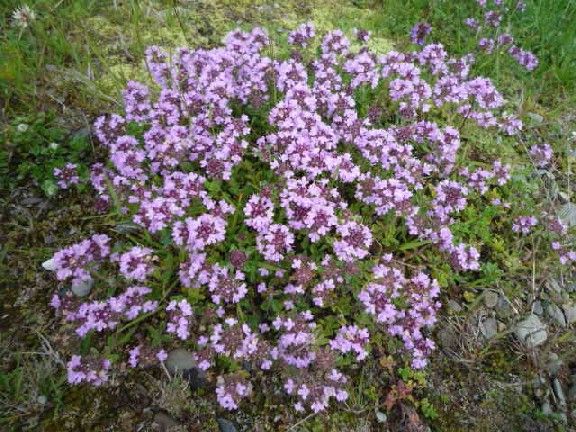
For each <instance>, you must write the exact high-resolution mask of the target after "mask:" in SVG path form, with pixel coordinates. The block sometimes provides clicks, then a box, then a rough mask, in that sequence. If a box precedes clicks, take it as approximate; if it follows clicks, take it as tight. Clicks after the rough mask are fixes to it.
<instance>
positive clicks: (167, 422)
mask: <svg viewBox="0 0 576 432" xmlns="http://www.w3.org/2000/svg"><path fill="white" fill-rule="evenodd" d="M154 423H156V424H157V425H158V426H160V430H161V431H162V432H168V431H170V429H171V428H174V427H176V426H178V422H177V421H176V420H174V419H173V418H172V417H170V416H169V415H168V414H166V413H163V412H158V413H156V415H155V416H154Z"/></svg>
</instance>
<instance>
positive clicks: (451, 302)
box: [448, 299, 462, 312]
mask: <svg viewBox="0 0 576 432" xmlns="http://www.w3.org/2000/svg"><path fill="white" fill-rule="evenodd" d="M448 307H449V308H450V310H451V311H452V312H462V306H460V303H458V302H457V301H455V300H452V299H450V300H448Z"/></svg>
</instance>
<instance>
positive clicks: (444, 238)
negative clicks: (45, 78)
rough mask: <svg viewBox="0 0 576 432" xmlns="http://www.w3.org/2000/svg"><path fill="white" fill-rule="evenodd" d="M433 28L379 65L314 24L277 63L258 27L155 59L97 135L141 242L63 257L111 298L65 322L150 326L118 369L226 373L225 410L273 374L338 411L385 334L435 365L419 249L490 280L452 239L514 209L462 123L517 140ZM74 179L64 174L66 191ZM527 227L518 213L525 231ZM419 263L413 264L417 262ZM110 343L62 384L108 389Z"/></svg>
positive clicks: (498, 107) (316, 405) (433, 296)
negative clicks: (464, 153)
mask: <svg viewBox="0 0 576 432" xmlns="http://www.w3.org/2000/svg"><path fill="white" fill-rule="evenodd" d="M486 19H487V20H488V21H490V22H495V20H496V18H494V17H492V18H490V19H488V17H487V18H486ZM429 32H430V29H429V26H426V25H425V24H422V23H421V24H419V27H418V28H417V29H416V30H415V31H414V32H413V39H414V42H416V43H417V44H422V45H423V46H422V47H421V48H418V49H417V50H416V51H411V52H397V51H391V52H388V53H386V54H384V55H378V54H376V53H374V52H372V51H371V50H370V49H369V48H368V46H367V44H366V43H367V41H368V40H369V37H370V35H369V33H368V32H366V31H361V30H357V31H356V32H355V33H356V36H357V39H358V41H357V42H355V43H351V42H350V41H349V40H348V39H347V38H346V36H345V35H344V33H343V32H342V31H340V30H335V31H331V32H329V33H327V34H325V35H323V36H321V35H317V34H316V30H315V29H314V26H313V25H312V24H311V23H307V24H304V25H302V26H300V27H298V28H297V29H296V30H294V31H293V32H292V33H290V35H289V36H288V41H289V44H291V46H292V47H293V52H292V53H291V55H290V57H289V58H272V57H269V56H267V55H266V53H267V52H268V51H269V47H270V45H271V41H270V39H269V38H268V36H267V34H266V32H265V31H264V30H263V29H260V28H255V29H253V30H252V31H249V32H244V31H241V30H236V31H233V32H231V33H230V34H228V35H227V36H226V38H225V41H224V46H222V47H218V48H214V49H210V50H206V49H197V50H189V49H186V48H183V49H179V50H178V51H177V52H176V53H175V54H174V55H173V56H172V57H170V56H169V55H168V53H167V52H165V51H164V50H162V49H161V48H160V47H150V48H149V49H148V50H147V53H146V64H147V67H148V69H149V71H150V74H151V76H152V77H153V79H154V82H155V84H153V85H151V86H148V85H145V84H143V83H138V82H129V83H128V85H127V87H126V89H125V90H124V93H123V96H124V107H125V113H124V114H123V115H120V114H110V115H105V116H102V117H100V118H99V119H97V120H96V122H95V125H94V131H95V134H96V136H97V137H98V139H99V140H100V142H101V144H102V145H103V146H105V147H106V148H107V150H108V154H109V160H108V161H107V162H106V163H105V164H95V165H94V166H93V167H92V171H91V183H92V185H93V187H94V189H95V190H96V191H97V193H98V195H99V198H98V204H97V205H98V209H99V210H100V211H103V212H105V211H109V210H114V211H116V212H117V214H118V215H120V216H121V217H123V218H126V219H129V220H130V221H131V222H132V223H133V224H134V225H135V228H136V230H135V231H136V233H135V234H134V235H130V236H128V237H129V239H130V242H126V241H124V242H122V241H121V237H119V238H118V239H113V238H111V237H110V236H108V235H106V234H99V235H94V236H93V237H91V238H90V239H88V240H84V241H82V242H80V243H78V244H74V245H72V246H70V247H68V248H65V249H63V250H61V251H59V252H57V253H56V255H55V256H54V261H53V264H54V269H55V270H56V277H57V278H58V279H59V280H60V281H62V282H70V283H71V284H79V283H87V282H94V281H95V282H96V285H95V286H96V287H99V286H100V287H102V290H95V293H97V295H101V296H107V298H106V299H104V300H93V301H89V302H81V301H80V300H79V299H77V298H75V297H73V296H72V295H71V294H70V293H64V294H56V295H55V296H54V297H53V299H52V305H53V306H54V308H55V309H56V310H57V312H58V313H59V314H61V316H62V318H63V319H64V320H65V321H66V322H68V323H70V325H72V326H73V327H74V329H75V331H76V333H77V335H78V336H81V337H84V336H86V335H87V334H89V333H101V332H105V331H110V330H114V329H116V330H117V331H120V332H122V331H124V329H127V328H131V327H132V325H133V324H134V325H135V324H137V323H138V322H142V321H144V320H148V321H150V322H151V323H153V325H154V327H156V329H160V330H161V332H160V333H161V334H160V336H158V337H156V338H154V341H145V340H144V337H143V336H142V335H141V334H138V335H136V339H138V343H137V345H134V344H132V345H130V343H128V345H127V346H126V347H123V348H121V350H122V349H123V350H124V351H123V355H124V356H125V362H126V363H127V364H128V365H129V366H131V367H137V366H138V365H143V364H150V363H153V362H155V361H160V362H162V361H164V360H165V359H166V351H165V350H167V349H168V348H169V347H170V346H172V345H176V344H184V345H185V346H186V347H188V348H190V349H191V350H192V351H193V353H194V357H195V360H196V363H197V365H198V367H199V368H200V369H203V370H210V371H213V372H215V373H216V374H217V375H218V378H217V380H216V396H217V399H218V401H219V403H220V404H221V405H222V407H224V408H225V409H236V408H238V406H239V405H240V404H241V402H242V400H243V399H246V398H249V397H251V395H253V393H254V392H255V391H257V386H256V384H257V382H258V381H259V380H265V379H266V377H267V376H270V375H271V374H274V375H279V376H280V377H281V379H282V387H283V389H284V391H285V393H286V394H287V395H289V396H290V397H292V399H293V403H294V408H295V409H296V410H298V411H305V410H312V411H314V412H319V411H322V410H324V409H326V408H327V407H328V404H329V402H330V401H331V400H332V399H335V400H336V401H344V400H346V399H347V398H348V391H349V386H350V379H349V376H347V373H348V371H347V370H346V368H347V365H350V364H351V363H362V362H365V361H367V360H368V359H369V358H370V356H371V352H372V349H373V348H374V344H375V343H376V342H375V341H376V340H381V338H382V337H383V336H384V335H386V336H387V337H389V338H390V340H391V341H393V342H394V341H396V343H397V344H399V346H400V347H401V349H400V350H399V352H400V353H401V355H403V356H404V358H405V360H406V361H407V362H408V363H409V364H410V365H411V366H412V367H413V368H416V369H419V368H423V367H424V366H425V365H426V361H427V357H428V356H429V354H430V353H431V351H432V350H433V349H434V342H433V341H432V340H431V338H430V335H429V328H430V327H431V326H432V325H433V324H434V322H435V320H436V314H437V311H438V310H439V308H440V302H439V300H438V299H439V294H440V283H439V281H438V280H436V279H435V278H434V277H433V276H432V275H431V272H430V269H429V268H427V258H426V256H427V254H430V253H431V254H434V255H435V256H437V257H441V258H443V259H445V260H446V262H448V263H449V264H450V266H451V267H452V271H453V272H455V273H458V272H468V271H477V270H479V269H480V267H481V263H480V258H481V252H482V250H481V248H480V247H481V244H480V243H479V242H477V244H470V243H468V242H467V239H466V238H464V236H463V235H462V233H461V232H458V230H454V229H453V228H454V227H455V226H457V225H458V222H459V218H460V217H461V215H462V214H463V213H464V212H465V210H466V209H467V207H468V206H469V204H470V203H471V202H475V203H485V204H490V205H493V206H495V207H497V208H502V211H505V209H506V207H505V206H504V205H503V203H502V202H501V201H500V200H499V199H498V198H496V197H498V196H499V195H498V194H499V192H498V190H499V188H501V187H502V186H504V185H505V184H506V183H507V181H508V180H509V179H510V173H509V167H508V166H507V165H506V164H504V163H502V162H501V161H499V160H496V159H495V160H491V161H484V162H481V161H471V160H467V159H465V158H463V157H460V152H459V149H460V148H461V147H462V144H463V143H462V140H461V136H460V130H459V129H460V128H461V127H462V125H466V127H468V126H469V125H470V123H472V124H473V125H476V126H477V127H481V128H486V129H488V130H494V131H498V132H502V133H504V134H506V135H513V134H516V133H518V131H519V130H520V129H521V127H522V123H521V121H520V120H519V119H517V118H516V117H515V116H513V115H510V114H508V113H506V112H504V111H503V109H504V106H505V99H504V97H503V96H502V95H501V94H500V93H499V92H498V90H497V89H496V88H495V87H494V85H493V84H492V82H491V81H490V79H488V78H484V77H474V76H472V75H471V67H472V65H473V63H474V56H473V55H471V54H469V55H466V56H464V57H460V58H456V57H451V56H449V54H448V53H447V52H446V50H445V49H444V47H443V46H442V45H440V44H428V45H424V37H425V36H426V35H427V34H428V33H429ZM315 38H320V41H319V42H317V41H316V40H315ZM476 126H474V127H476ZM546 152H547V149H544V150H540V149H538V150H537V151H536V150H535V151H534V154H533V156H534V157H535V158H538V159H539V160H541V159H543V158H544V159H546V158H547V159H549V158H548V157H547V156H546ZM72 168H73V167H72V166H70V167H68V169H69V170H70V174H69V173H67V172H64V171H61V172H59V173H58V174H59V175H60V176H61V177H62V181H63V182H66V184H68V183H73V180H74V179H75V177H74V175H73V172H72ZM535 224H536V222H535V219H534V220H533V219H530V218H524V219H519V220H518V222H517V224H515V225H514V231H518V232H521V233H524V234H527V233H528V232H529V231H530V230H531V229H532V227H533V226H534V225H535ZM384 231H386V232H388V233H391V235H383V232H384ZM115 240H117V241H116V243H115ZM126 243H130V245H127V244H126ZM557 248H558V249H559V250H560V249H561V248H562V246H561V245H560V244H559V243H558V247H557ZM411 250H417V251H421V256H420V257H418V255H416V256H414V255H412V258H414V257H415V258H414V259H412V262H411V263H408V261H409V260H410V258H411V257H410V256H409V254H408V252H409V251H411ZM564 255H565V256H569V254H568V253H567V252H566V253H565V254H564ZM110 270H111V271H115V272H116V273H117V274H118V275H119V276H121V277H123V278H124V279H125V281H126V282H125V283H124V285H126V286H128V287H127V288H125V289H123V290H122V292H121V293H119V294H117V293H116V292H115V291H116V290H119V289H121V288H120V287H121V286H123V284H122V283H121V282H115V284H114V286H113V288H112V289H108V290H105V289H104V285H102V284H104V282H101V280H100V279H102V278H98V277H97V276H98V275H101V274H102V272H104V271H110ZM134 281H137V283H138V285H137V286H133V285H131V283H133V282H134ZM100 282H101V284H100V285H98V283H100ZM105 291H106V292H105ZM128 340H130V339H128ZM117 349H118V348H116V351H115V352H111V351H107V348H104V349H103V350H102V351H103V352H102V354H103V356H102V358H94V357H90V356H87V357H86V356H79V355H74V356H73V357H72V359H71V360H70V362H69V363H68V374H69V381H70V382H71V383H80V382H83V381H85V382H89V383H92V384H94V385H101V384H104V383H105V382H106V381H107V380H108V375H109V373H110V372H111V371H113V370H114V362H119V361H120V357H119V353H118V351H117ZM111 360H113V361H111Z"/></svg>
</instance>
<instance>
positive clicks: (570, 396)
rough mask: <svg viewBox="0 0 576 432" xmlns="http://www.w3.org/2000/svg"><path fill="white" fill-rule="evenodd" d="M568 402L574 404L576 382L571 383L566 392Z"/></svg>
mask: <svg viewBox="0 0 576 432" xmlns="http://www.w3.org/2000/svg"><path fill="white" fill-rule="evenodd" d="M568 400H569V401H572V402H576V382H575V383H573V384H572V386H571V387H570V389H569V390H568Z"/></svg>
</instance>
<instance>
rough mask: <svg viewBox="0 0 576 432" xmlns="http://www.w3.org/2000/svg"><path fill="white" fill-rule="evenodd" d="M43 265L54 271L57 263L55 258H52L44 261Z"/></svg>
mask: <svg viewBox="0 0 576 432" xmlns="http://www.w3.org/2000/svg"><path fill="white" fill-rule="evenodd" d="M42 267H43V268H44V270H48V271H54V270H56V263H55V262H54V259H53V258H50V259H49V260H47V261H44V262H43V263H42Z"/></svg>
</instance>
